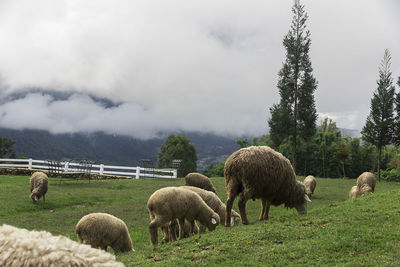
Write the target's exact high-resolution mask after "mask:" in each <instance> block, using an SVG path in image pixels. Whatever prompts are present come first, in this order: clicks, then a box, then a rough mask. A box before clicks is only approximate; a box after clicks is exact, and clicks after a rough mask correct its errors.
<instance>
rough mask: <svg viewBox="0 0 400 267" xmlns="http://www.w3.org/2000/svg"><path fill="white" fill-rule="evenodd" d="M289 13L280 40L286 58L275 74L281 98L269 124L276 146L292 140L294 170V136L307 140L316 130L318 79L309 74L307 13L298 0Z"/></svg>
mask: <svg viewBox="0 0 400 267" xmlns="http://www.w3.org/2000/svg"><path fill="white" fill-rule="evenodd" d="M292 12H293V19H292V24H291V26H290V30H289V32H288V33H287V34H286V35H285V37H284V39H283V46H284V47H285V49H286V59H285V62H284V63H283V66H282V69H281V70H280V71H279V74H278V75H279V79H278V85H277V87H278V89H279V94H280V96H281V100H280V103H279V104H274V105H273V106H272V107H271V108H270V112H271V118H270V120H269V121H268V123H269V127H270V136H271V140H272V142H273V144H274V145H275V146H279V145H280V144H281V143H282V142H284V141H290V142H291V147H292V165H293V167H294V169H296V151H297V138H298V137H301V138H303V139H304V140H306V141H307V140H309V139H310V138H311V137H312V136H313V135H314V133H315V130H316V120H317V112H316V109H315V101H314V92H315V90H316V89H317V81H316V79H315V78H314V76H313V74H312V71H313V69H312V66H311V60H310V56H309V51H310V45H311V39H310V31H308V30H307V29H306V21H307V19H308V15H307V13H306V12H305V10H304V5H301V4H300V1H299V0H296V1H295V3H294V6H293V8H292Z"/></svg>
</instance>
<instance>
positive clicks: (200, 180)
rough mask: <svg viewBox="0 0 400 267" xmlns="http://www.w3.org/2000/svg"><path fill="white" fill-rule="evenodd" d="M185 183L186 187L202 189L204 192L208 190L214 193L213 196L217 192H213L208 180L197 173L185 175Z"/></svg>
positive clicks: (213, 189)
mask: <svg viewBox="0 0 400 267" xmlns="http://www.w3.org/2000/svg"><path fill="white" fill-rule="evenodd" d="M185 182H186V184H185V185H187V186H195V187H198V188H202V189H204V190H208V191H211V192H214V193H215V194H216V193H217V191H216V190H215V188H214V186H213V184H212V182H211V180H210V178H208V177H207V176H205V175H203V174H201V173H197V172H192V173H189V174H188V175H186V177H185Z"/></svg>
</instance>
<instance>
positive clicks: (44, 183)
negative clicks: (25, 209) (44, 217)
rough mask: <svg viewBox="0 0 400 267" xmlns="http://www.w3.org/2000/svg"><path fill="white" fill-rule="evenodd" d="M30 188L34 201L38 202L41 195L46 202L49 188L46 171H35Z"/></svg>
mask: <svg viewBox="0 0 400 267" xmlns="http://www.w3.org/2000/svg"><path fill="white" fill-rule="evenodd" d="M30 188H31V195H30V198H31V199H32V201H33V203H36V202H37V201H38V200H39V198H41V197H43V202H45V195H46V193H47V190H48V188H49V177H47V175H46V174H45V173H44V172H34V173H33V174H32V176H31V178H30Z"/></svg>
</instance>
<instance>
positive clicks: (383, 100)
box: [361, 49, 395, 181]
mask: <svg viewBox="0 0 400 267" xmlns="http://www.w3.org/2000/svg"><path fill="white" fill-rule="evenodd" d="M390 60H391V56H390V52H389V50H388V49H386V50H385V54H384V56H383V60H382V62H381V66H380V68H379V80H377V84H378V88H377V89H376V90H375V91H374V94H373V97H372V99H371V111H370V114H369V115H368V117H367V121H366V122H365V125H364V127H363V129H362V131H361V134H362V138H363V139H364V140H365V141H366V142H368V143H370V144H372V145H374V146H376V148H377V150H378V159H377V163H378V165H377V169H378V181H380V180H381V169H380V167H381V165H380V164H381V154H382V148H383V147H384V146H386V145H388V144H390V143H391V141H392V138H393V124H394V118H393V109H394V107H393V104H394V93H395V91H394V86H393V78H392V73H391V71H390Z"/></svg>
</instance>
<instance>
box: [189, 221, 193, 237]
mask: <svg viewBox="0 0 400 267" xmlns="http://www.w3.org/2000/svg"><path fill="white" fill-rule="evenodd" d="M193 234H194V220H192V221H190V231H189V235H188V236H192V235H193Z"/></svg>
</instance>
